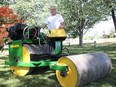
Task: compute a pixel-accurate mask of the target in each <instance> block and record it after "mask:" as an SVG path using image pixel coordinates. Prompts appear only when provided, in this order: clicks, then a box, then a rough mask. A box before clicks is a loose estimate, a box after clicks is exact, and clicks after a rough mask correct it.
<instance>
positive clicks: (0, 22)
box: [0, 6, 24, 47]
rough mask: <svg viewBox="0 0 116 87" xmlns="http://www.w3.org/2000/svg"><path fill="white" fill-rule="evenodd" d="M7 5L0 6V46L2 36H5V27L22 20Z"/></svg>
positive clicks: (0, 44)
mask: <svg viewBox="0 0 116 87" xmlns="http://www.w3.org/2000/svg"><path fill="white" fill-rule="evenodd" d="M23 21H24V20H21V19H20V18H19V17H18V16H17V15H16V14H14V13H13V10H12V9H10V8H9V7H8V6H3V7H0V47H1V46H2V45H3V38H4V37H6V36H7V32H6V28H7V27H8V26H9V25H11V24H13V23H16V22H23Z"/></svg>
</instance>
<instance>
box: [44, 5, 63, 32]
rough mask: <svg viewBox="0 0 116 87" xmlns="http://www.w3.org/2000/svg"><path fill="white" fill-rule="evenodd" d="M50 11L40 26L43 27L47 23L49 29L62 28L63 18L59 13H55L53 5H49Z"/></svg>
mask: <svg viewBox="0 0 116 87" xmlns="http://www.w3.org/2000/svg"><path fill="white" fill-rule="evenodd" d="M50 12H51V16H50V17H48V18H47V19H46V21H45V23H44V24H43V25H42V28H43V29H44V28H45V27H47V25H48V26H49V30H50V31H51V30H53V29H62V28H64V19H63V18H62V16H61V15H60V14H56V7H55V6H51V7H50Z"/></svg>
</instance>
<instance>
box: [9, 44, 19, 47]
mask: <svg viewBox="0 0 116 87" xmlns="http://www.w3.org/2000/svg"><path fill="white" fill-rule="evenodd" d="M18 47H19V45H18V44H17V45H10V48H18Z"/></svg>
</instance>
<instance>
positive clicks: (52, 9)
mask: <svg viewBox="0 0 116 87" xmlns="http://www.w3.org/2000/svg"><path fill="white" fill-rule="evenodd" d="M50 12H51V14H52V15H53V16H54V15H56V8H54V7H52V8H51V9H50Z"/></svg>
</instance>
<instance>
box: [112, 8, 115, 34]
mask: <svg viewBox="0 0 116 87" xmlns="http://www.w3.org/2000/svg"><path fill="white" fill-rule="evenodd" d="M111 12H112V19H113V22H114V27H115V33H116V17H115V11H114V9H112V11H111Z"/></svg>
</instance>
